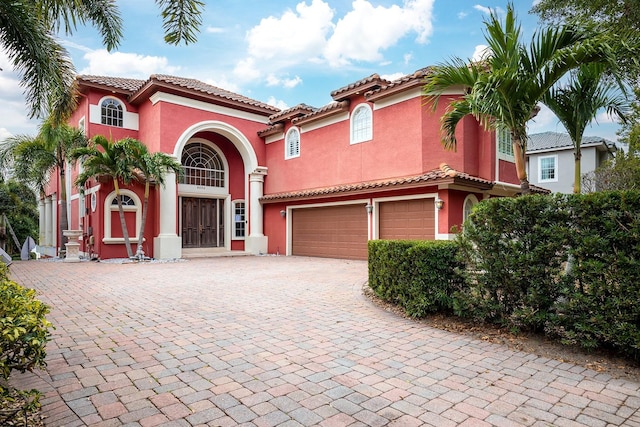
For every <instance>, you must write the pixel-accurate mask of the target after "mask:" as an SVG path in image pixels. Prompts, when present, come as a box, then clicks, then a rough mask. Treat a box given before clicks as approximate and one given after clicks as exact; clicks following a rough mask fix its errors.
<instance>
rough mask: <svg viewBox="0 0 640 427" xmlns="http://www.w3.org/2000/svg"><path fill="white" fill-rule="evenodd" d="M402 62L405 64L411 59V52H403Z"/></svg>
mask: <svg viewBox="0 0 640 427" xmlns="http://www.w3.org/2000/svg"><path fill="white" fill-rule="evenodd" d="M403 59H404V64H405V65H407V64H408V63H409V62H411V60H412V59H413V53H405V54H404V56H403Z"/></svg>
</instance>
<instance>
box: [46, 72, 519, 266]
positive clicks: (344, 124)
mask: <svg viewBox="0 0 640 427" xmlns="http://www.w3.org/2000/svg"><path fill="white" fill-rule="evenodd" d="M426 73H428V69H421V70H418V71H416V72H415V73H413V74H410V75H407V76H404V77H402V78H400V79H398V80H395V81H388V80H385V79H383V78H381V77H380V76H378V75H376V74H374V75H372V76H369V77H367V78H364V79H362V80H359V81H357V82H354V83H351V84H349V85H347V86H344V87H342V88H339V89H337V90H335V91H333V92H332V93H331V96H332V98H333V101H332V102H331V103H329V104H327V105H325V106H322V107H320V108H314V107H311V106H308V105H305V104H300V105H297V106H295V107H292V108H289V109H287V110H284V111H281V110H278V109H276V108H274V107H272V106H270V105H267V104H265V103H263V102H260V101H256V100H253V99H250V98H247V97H244V96H242V95H238V94H235V93H232V92H229V91H226V90H224V89H221V88H218V87H214V86H211V85H208V84H205V83H203V82H200V81H197V80H193V79H187V78H180V77H172V76H165V75H152V76H151V77H150V78H149V79H148V80H146V81H143V80H134V79H125V78H114V77H99V76H78V77H77V82H78V86H79V89H80V93H81V96H80V99H79V104H78V107H77V109H76V111H75V112H74V114H73V115H72V116H71V118H70V123H71V124H72V125H74V126H79V127H81V128H82V129H84V131H85V133H86V135H87V136H88V137H93V136H95V135H98V134H101V135H104V136H106V137H107V138H111V139H112V140H114V141H115V140H118V139H121V138H124V137H133V138H137V139H139V140H141V141H142V142H144V143H145V144H146V145H147V146H148V147H149V150H150V151H152V152H154V151H161V152H164V153H168V154H171V155H173V156H174V157H175V158H176V159H177V160H178V161H180V162H181V164H182V165H183V167H184V174H183V176H181V177H180V179H179V180H176V179H173V177H168V179H167V180H166V181H167V184H166V186H164V187H162V186H159V187H158V188H156V189H155V191H153V192H152V194H151V196H150V202H149V208H148V209H149V212H148V220H147V224H146V227H145V238H146V240H145V243H144V251H145V253H146V254H147V255H148V256H151V257H155V258H179V257H188V256H195V255H196V254H201V255H207V254H214V253H217V252H234V251H238V252H248V253H253V254H280V255H308V256H325V257H337V258H352V259H365V258H366V256H367V241H368V240H370V239H448V238H450V237H451V236H452V227H454V226H459V225H460V224H461V223H462V222H463V219H464V217H465V215H466V214H467V213H468V212H469V211H470V209H471V207H472V206H473V204H475V203H477V202H478V201H480V200H482V199H484V198H487V197H491V196H508V195H514V194H516V193H517V192H519V186H518V185H517V182H518V181H517V179H516V175H515V167H514V165H513V159H512V158H511V157H510V156H509V151H510V148H509V147H506V146H505V147H501V146H500V144H498V143H497V141H496V136H495V133H494V132H490V131H486V130H484V129H483V128H482V127H481V126H480V125H479V123H478V122H477V121H476V120H475V119H474V118H473V117H471V116H469V117H466V118H465V119H463V120H462V122H461V123H460V124H459V126H458V129H457V137H458V146H457V150H456V151H447V150H445V149H444V148H443V147H442V144H441V142H440V117H441V115H442V113H443V111H444V110H445V108H446V107H447V104H448V103H447V102H444V101H445V100H446V96H445V97H443V98H442V99H441V102H440V104H439V106H438V108H437V109H435V110H434V109H433V108H432V106H431V105H429V103H428V98H425V96H424V95H423V93H422V87H423V84H424V77H425V75H426ZM461 94H462V89H461V90H460V91H459V92H452V93H450V94H448V95H447V96H449V98H450V99H456V98H457V97H459V96H460V95H461ZM80 167H81V165H78V166H77V168H80ZM74 173H77V169H76V170H75V171H73V170H71V169H70V170H69V176H71V175H73V174H74ZM71 181H72V180H69V184H68V186H69V188H67V190H68V194H69V195H70V197H68V199H69V200H68V201H67V204H68V210H67V211H68V214H69V224H70V227H71V228H74V229H80V230H82V237H81V239H82V240H81V248H80V250H81V252H82V253H84V254H85V255H87V256H91V257H100V258H105V259H106V258H114V257H124V256H126V251H125V248H124V244H123V243H124V240H123V237H122V230H121V227H120V222H119V219H118V210H117V204H116V202H115V192H114V188H113V185H112V184H111V183H110V182H100V181H96V180H92V181H90V182H89V184H88V185H87V187H86V188H85V189H84V192H79V191H78V189H76V188H74V187H73V186H72V185H71ZM57 194H59V188H58V183H57V182H56V181H55V179H54V180H53V181H52V182H51V185H50V187H49V189H48V190H47V194H46V197H45V198H44V199H43V200H41V204H40V209H41V223H40V225H41V227H40V228H41V235H40V246H41V247H42V248H43V250H44V252H45V254H48V255H54V254H55V253H56V250H57V247H58V246H59V243H58V242H59V241H60V237H59V236H58V232H57V226H58V216H59V212H58V209H57V204H58V203H57ZM123 194H124V201H125V211H126V212H125V217H126V221H127V225H128V229H129V230H137V229H138V227H137V225H139V223H140V218H141V210H142V203H141V201H142V198H143V188H142V186H140V185H130V186H128V187H125V188H124V190H123ZM136 233H137V231H136ZM130 234H132V236H131V238H132V240H135V239H137V236H135V235H133V234H135V233H130Z"/></svg>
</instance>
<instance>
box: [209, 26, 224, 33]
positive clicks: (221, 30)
mask: <svg viewBox="0 0 640 427" xmlns="http://www.w3.org/2000/svg"><path fill="white" fill-rule="evenodd" d="M205 31H206V32H207V33H210V34H220V33H224V32H225V29H224V28H222V27H207V29H206V30H205Z"/></svg>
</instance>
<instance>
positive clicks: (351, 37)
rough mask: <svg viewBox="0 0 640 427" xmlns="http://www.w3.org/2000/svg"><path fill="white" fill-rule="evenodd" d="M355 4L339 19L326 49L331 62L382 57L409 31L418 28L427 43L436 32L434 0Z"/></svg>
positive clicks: (358, 1) (420, 39)
mask: <svg viewBox="0 0 640 427" xmlns="http://www.w3.org/2000/svg"><path fill="white" fill-rule="evenodd" d="M352 5H353V10H351V11H350V12H348V13H347V14H346V15H345V16H344V17H343V18H342V19H340V20H339V21H338V23H337V24H336V27H335V31H334V33H333V35H332V36H331V38H330V39H329V40H328V42H327V45H326V47H325V49H324V56H325V58H326V59H327V60H328V62H329V64H330V65H331V66H334V67H338V66H344V65H348V64H350V63H351V62H352V61H367V62H373V61H381V60H382V52H381V51H382V50H385V49H388V48H389V47H391V46H393V45H395V44H396V43H397V42H398V40H400V39H401V38H402V37H404V36H405V35H406V34H408V33H410V32H416V33H417V34H418V35H417V38H416V41H417V42H418V43H426V42H427V40H428V38H429V36H430V35H431V33H432V32H433V27H432V25H431V19H432V8H433V0H414V1H407V2H405V4H404V7H400V6H398V5H392V6H390V7H383V6H375V7H374V6H373V5H372V4H371V3H370V2H369V1H367V0H354V2H353V3H352Z"/></svg>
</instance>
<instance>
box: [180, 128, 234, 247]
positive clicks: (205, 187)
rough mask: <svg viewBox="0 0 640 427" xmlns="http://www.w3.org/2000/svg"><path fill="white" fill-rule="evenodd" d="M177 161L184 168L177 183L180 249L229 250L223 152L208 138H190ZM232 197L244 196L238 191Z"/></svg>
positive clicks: (228, 195) (225, 169)
mask: <svg viewBox="0 0 640 427" xmlns="http://www.w3.org/2000/svg"><path fill="white" fill-rule="evenodd" d="M180 162H181V164H182V167H183V175H182V176H181V177H180V181H179V185H178V195H179V198H180V231H181V232H180V237H181V239H182V248H183V249H204V248H226V249H230V245H229V236H228V231H229V228H230V222H231V221H230V218H229V213H228V212H227V208H228V206H227V204H228V202H227V201H228V200H230V199H231V194H230V192H229V176H230V174H229V163H228V162H227V159H226V157H225V155H224V153H223V151H222V150H221V149H220V147H218V146H217V145H215V144H214V143H213V142H211V141H208V140H206V139H203V138H193V139H191V140H190V141H189V142H188V143H187V144H186V145H185V146H184V149H183V150H182V155H181V158H180ZM236 175H237V174H236ZM242 175H244V174H242ZM240 179H242V178H240ZM235 198H236V199H244V197H243V195H241V194H240V195H238V194H236V197H235ZM242 237H244V236H242Z"/></svg>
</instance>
